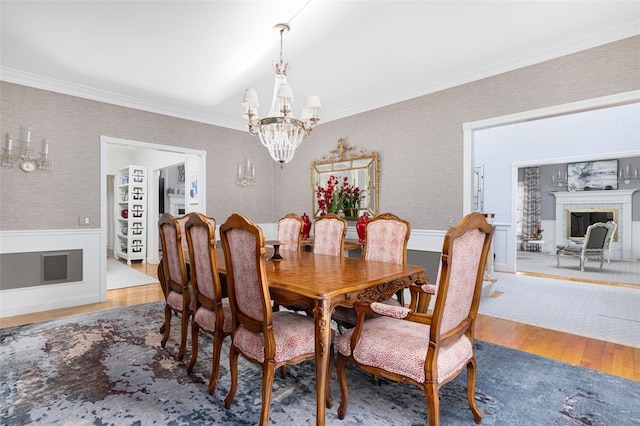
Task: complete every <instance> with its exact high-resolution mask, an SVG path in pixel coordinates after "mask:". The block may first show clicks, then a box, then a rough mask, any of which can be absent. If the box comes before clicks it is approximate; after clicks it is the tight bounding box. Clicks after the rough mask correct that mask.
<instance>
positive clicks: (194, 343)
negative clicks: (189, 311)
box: [187, 320, 200, 374]
mask: <svg viewBox="0 0 640 426" xmlns="http://www.w3.org/2000/svg"><path fill="white" fill-rule="evenodd" d="M199 330H200V326H199V325H198V323H197V322H195V321H194V320H191V359H190V360H189V364H188V365H187V373H189V374H191V373H192V372H193V366H194V365H195V364H196V359H197V358H198V333H199Z"/></svg>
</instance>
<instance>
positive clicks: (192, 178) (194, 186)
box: [187, 173, 198, 204]
mask: <svg viewBox="0 0 640 426" xmlns="http://www.w3.org/2000/svg"><path fill="white" fill-rule="evenodd" d="M187 191H188V192H189V193H188V194H187V195H188V197H189V204H198V174H197V173H191V174H190V175H189V187H188V188H187Z"/></svg>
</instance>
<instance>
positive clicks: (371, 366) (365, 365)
mask: <svg viewBox="0 0 640 426" xmlns="http://www.w3.org/2000/svg"><path fill="white" fill-rule="evenodd" d="M492 237H493V227H492V226H491V225H490V224H489V223H488V222H487V220H486V218H485V217H484V216H483V215H482V214H480V213H478V212H474V213H470V214H469V215H467V216H465V217H464V218H463V219H462V220H461V221H460V222H459V223H458V224H457V225H456V226H454V227H452V228H449V230H448V231H447V233H446V235H445V238H444V242H443V245H442V255H441V256H440V261H441V262H440V269H439V271H438V285H437V286H434V285H430V284H426V285H418V284H417V283H414V285H412V286H410V287H409V291H410V292H411V303H410V305H409V307H394V306H389V305H385V304H383V303H379V302H367V301H362V302H359V303H358V304H357V305H356V311H357V312H358V314H359V316H358V322H357V324H356V326H355V328H353V329H351V330H349V331H347V332H346V333H344V334H342V335H340V336H338V338H337V339H336V347H337V348H338V362H337V367H336V370H337V376H338V383H339V384H340V392H341V394H342V400H341V402H340V406H339V407H338V417H339V418H340V419H344V417H345V414H346V411H347V404H348V392H347V379H346V364H347V363H353V364H355V365H356V366H358V367H360V368H362V369H363V370H365V371H367V372H369V373H372V374H374V375H376V374H381V375H384V376H385V377H386V378H388V379H390V380H393V381H398V382H408V383H412V384H414V385H417V386H418V387H419V388H421V389H422V391H423V393H424V396H425V399H426V403H427V416H428V424H429V425H432V426H437V425H439V424H440V397H439V389H440V387H441V386H442V385H444V384H446V383H448V382H449V381H451V380H452V379H453V378H454V377H456V376H458V375H459V374H461V373H462V372H463V371H464V370H465V367H466V371H467V401H468V403H469V408H470V409H471V412H472V414H473V420H474V421H475V422H476V423H477V424H479V423H480V422H481V421H482V412H481V411H480V410H479V408H478V405H477V403H476V400H475V397H474V395H475V384H476V374H477V373H476V368H477V367H476V358H475V354H474V351H473V341H474V327H475V318H476V315H477V312H478V306H479V304H480V294H481V292H482V280H483V276H484V265H485V263H486V260H487V256H488V254H489V250H490V245H491V240H492ZM434 294H435V297H436V298H435V306H434V308H433V312H432V313H431V314H429V313H428V302H429V301H430V299H431V297H432V296H433V295H434ZM366 313H372V314H377V315H383V316H378V317H375V318H371V319H368V320H366V321H365V320H364V319H365V317H364V315H363V314H366Z"/></svg>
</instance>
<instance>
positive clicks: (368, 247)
mask: <svg viewBox="0 0 640 426" xmlns="http://www.w3.org/2000/svg"><path fill="white" fill-rule="evenodd" d="M366 229H367V241H366V244H365V246H364V254H363V257H364V259H366V260H371V261H377V262H388V263H398V264H404V263H406V261H407V243H408V241H409V236H410V235H411V225H410V224H409V222H407V221H406V220H403V219H400V218H399V217H398V216H396V215H395V214H392V213H382V214H379V215H378V216H376V217H374V218H373V219H371V220H369V221H368V222H367V228H366ZM384 303H387V304H391V305H397V306H403V305H404V296H403V292H399V294H397V299H393V298H391V299H387V300H386V301H385V302H384ZM332 319H333V320H334V321H336V323H337V324H338V328H339V330H340V331H342V329H343V327H345V326H346V327H353V326H355V324H356V314H355V310H354V309H353V308H344V307H341V306H338V307H337V308H336V309H335V311H334V314H333V316H332Z"/></svg>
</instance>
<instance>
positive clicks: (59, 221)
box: [0, 37, 640, 230]
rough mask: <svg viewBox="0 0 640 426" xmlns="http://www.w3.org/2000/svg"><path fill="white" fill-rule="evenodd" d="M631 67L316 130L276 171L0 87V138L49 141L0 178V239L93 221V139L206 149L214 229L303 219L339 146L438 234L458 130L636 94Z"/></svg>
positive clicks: (636, 42) (516, 82)
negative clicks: (236, 217)
mask: <svg viewBox="0 0 640 426" xmlns="http://www.w3.org/2000/svg"><path fill="white" fill-rule="evenodd" d="M639 69H640V37H632V38H629V39H625V40H622V41H619V42H616V43H611V44H608V45H604V46H601V47H598V48H594V49H590V50H587V51H584V52H579V53H576V54H573V55H569V56H565V57H561V58H558V59H555V60H551V61H547V62H544V63H541V64H537V65H533V66H529V67H525V68H522V69H519V70H515V71H512V72H508V73H505V74H501V75H498V76H495V77H491V78H487V79H483V80H479V81H475V82H471V83H468V84H464V85H461V86H458V87H454V88H451V89H447V90H443V91H441V92H437V93H433V94H429V95H425V96H421V97H419V98H416V99H412V100H409V101H406V102H402V103H398V104H395V105H391V106H388V107H385V108H380V109H377V110H374V111H370V112H367V113H363V114H359V115H356V116H352V117H349V118H345V119H341V120H336V121H333V122H330V123H321V124H320V126H318V127H317V128H316V129H315V130H314V131H313V134H312V135H311V136H310V138H308V140H307V141H305V142H304V143H303V145H302V146H301V147H300V148H299V150H298V152H297V153H296V157H295V158H294V160H293V161H292V162H291V163H289V164H287V165H286V166H285V167H284V169H280V167H279V166H278V165H277V164H275V163H274V162H273V161H272V160H271V159H270V158H269V156H268V153H267V152H266V150H265V149H264V148H262V146H261V145H260V143H259V141H258V139H256V138H254V137H251V136H249V135H248V134H247V133H246V132H240V131H236V130H228V129H223V128H219V127H215V126H210V125H206V124H202V123H196V122H190V121H186V120H182V119H176V118H171V117H165V116H161V115H158V114H153V113H147V112H143V111H138V110H133V109H129V108H123V107H118V106H114V105H109V104H104V103H99V102H95V101H90V100H85V99H80V98H76V97H72V96H67V95H62V94H57V93H52V92H48V91H44V90H38V89H34V88H29V87H24V86H19V85H15V84H10V83H5V82H2V83H0V90H1V98H0V110H1V111H0V114H1V115H0V118H1V125H0V127H1V129H0V130H1V132H2V134H3V138H4V135H5V134H6V133H14V134H16V133H17V132H18V128H19V126H20V125H21V124H28V125H30V126H32V129H33V135H34V138H35V140H39V139H41V138H47V139H49V140H50V141H51V148H50V150H51V155H52V158H53V160H54V169H53V171H52V172H50V173H42V172H33V173H30V174H27V173H23V172H21V171H19V170H15V169H14V170H12V169H6V168H0V179H1V181H0V188H1V194H0V229H1V230H29V229H72V228H77V227H78V223H77V217H78V216H88V217H91V219H92V222H93V223H96V224H97V223H99V217H100V214H101V212H100V191H101V190H102V188H100V135H105V136H111V137H115V138H122V139H131V140H138V141H143V142H150V143H157V144H166V145H173V146H184V147H188V148H193V149H205V150H207V152H208V154H207V159H208V161H207V163H208V164H207V176H208V182H207V184H208V186H207V206H208V211H207V212H206V213H207V214H208V215H210V216H214V217H216V219H217V220H218V221H220V222H222V221H224V219H226V217H227V216H228V215H229V214H231V213H232V212H234V211H238V212H241V213H244V214H247V215H248V216H249V217H250V218H252V219H253V220H254V221H256V222H275V221H276V220H277V218H279V217H280V216H282V215H283V214H285V213H287V212H289V211H294V212H297V213H298V214H302V212H310V210H311V184H310V179H311V177H310V165H311V162H312V161H313V160H315V159H319V158H320V157H321V156H322V155H323V154H326V153H328V152H329V150H330V149H333V148H334V147H335V146H336V144H337V141H338V139H339V138H340V137H344V138H346V139H347V141H348V142H349V144H351V145H355V146H358V147H364V148H367V149H373V150H377V151H378V152H379V153H380V165H381V167H380V211H381V212H385V211H393V212H395V213H396V214H398V215H399V216H401V217H403V218H404V219H406V220H408V221H410V222H411V224H412V228H413V229H446V228H447V227H448V226H449V224H450V223H454V222H457V221H458V220H459V219H460V218H461V215H462V190H463V184H462V156H463V148H462V141H463V137H462V136H463V135H462V125H463V123H465V122H470V121H477V120H482V119H486V118H491V117H496V116H502V115H507V114H513V113H517V112H521V111H527V110H532V109H538V108H543V107H548V106H553V105H558V104H564V103H568V102H574V101H579V100H584V99H590V98H595V97H601V96H605V95H610V94H615V93H620V92H627V91H631V90H638V89H640V75H639V72H638V70H639ZM238 96H239V97H240V96H241V94H238ZM326 108H330V105H326ZM238 117H239V121H241V120H242V119H241V117H240V110H239V115H238ZM3 143H4V141H3ZM245 156H249V157H250V158H251V160H252V161H254V162H255V163H256V173H257V179H258V184H257V185H256V186H254V187H250V188H244V189H242V188H239V187H237V186H236V185H235V184H234V177H235V175H234V171H235V167H236V164H237V163H238V162H239V161H242V159H243V158H244V157H245Z"/></svg>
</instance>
